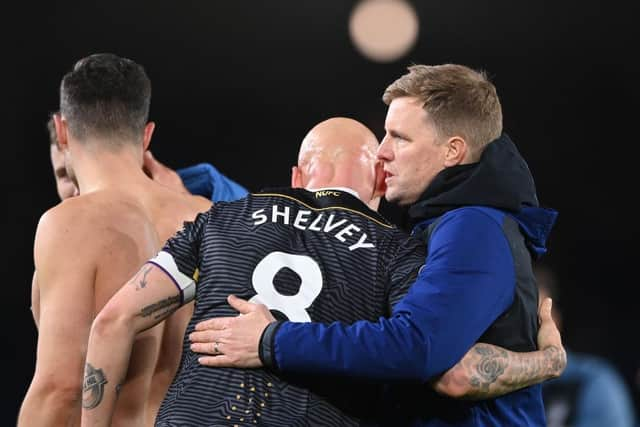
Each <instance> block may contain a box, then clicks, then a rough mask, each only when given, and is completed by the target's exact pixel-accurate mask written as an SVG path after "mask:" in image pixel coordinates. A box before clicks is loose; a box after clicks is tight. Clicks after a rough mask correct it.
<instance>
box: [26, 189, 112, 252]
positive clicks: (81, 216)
mask: <svg viewBox="0 0 640 427" xmlns="http://www.w3.org/2000/svg"><path fill="white" fill-rule="evenodd" d="M80 197H81V196H77V197H73V198H71V199H68V200H65V201H63V202H61V203H59V204H58V205H56V206H54V207H52V208H50V209H49V210H47V211H46V212H45V213H43V214H42V216H41V217H40V219H39V221H38V226H37V228H36V235H35V250H36V253H38V252H40V253H43V252H44V253H47V252H51V253H54V252H57V251H58V250H60V249H64V250H65V252H69V251H71V250H73V249H74V248H76V249H77V248H79V247H82V248H83V250H84V249H86V248H88V247H90V246H91V245H92V243H93V242H95V241H96V239H95V237H96V234H97V232H96V229H102V227H99V225H100V215H99V212H98V210H97V209H95V207H94V206H92V204H90V203H87V201H86V199H80Z"/></svg>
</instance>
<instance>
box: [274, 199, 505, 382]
mask: <svg viewBox="0 0 640 427" xmlns="http://www.w3.org/2000/svg"><path fill="white" fill-rule="evenodd" d="M514 292H515V272H514V266H513V258H512V256H511V251H510V249H509V245H508V242H507V239H506V236H505V235H504V233H503V231H502V228H501V226H500V225H499V224H498V223H497V222H496V220H495V219H493V218H491V217H490V216H489V215H487V214H486V213H484V212H481V211H479V210H474V209H464V210H459V211H458V212H457V213H451V214H447V215H445V216H444V217H443V218H442V220H441V221H440V223H439V224H438V226H437V227H436V228H435V229H434V231H433V233H432V235H431V239H430V242H429V254H428V257H427V259H426V263H425V266H424V267H423V268H422V269H421V271H420V273H419V275H418V278H417V281H416V283H415V284H414V285H413V286H412V287H411V289H410V290H409V293H408V294H407V296H406V297H404V298H403V299H402V300H401V301H400V302H399V303H398V304H397V305H396V306H395V308H394V310H393V313H392V316H391V317H390V318H380V319H379V320H378V321H377V322H366V321H359V322H356V323H354V324H352V325H346V324H342V323H339V322H334V323H332V324H329V325H325V324H318V323H294V322H284V323H283V324H282V325H281V326H280V327H279V329H278V330H277V332H276V333H275V336H274V338H273V349H272V351H273V361H274V364H275V368H276V369H279V370H281V371H284V372H296V373H314V374H330V375H346V376H356V377H363V378H369V379H374V380H381V381H385V380H409V381H419V382H424V381H426V380H428V379H429V378H431V377H433V376H435V375H437V374H440V373H442V372H444V371H445V370H447V369H448V368H450V367H451V366H453V365H454V364H455V363H456V362H457V361H459V360H460V359H461V358H462V356H463V355H464V354H465V353H466V351H468V349H469V348H471V346H472V345H473V344H474V343H475V342H476V341H477V339H478V338H479V337H480V336H481V335H482V333H483V332H484V331H485V330H486V329H487V328H488V327H489V326H490V325H491V324H492V323H493V322H494V320H495V319H496V318H497V317H498V316H499V315H500V314H502V313H503V312H504V311H505V310H506V309H507V308H508V307H509V306H510V305H511V303H512V302H513V296H514Z"/></svg>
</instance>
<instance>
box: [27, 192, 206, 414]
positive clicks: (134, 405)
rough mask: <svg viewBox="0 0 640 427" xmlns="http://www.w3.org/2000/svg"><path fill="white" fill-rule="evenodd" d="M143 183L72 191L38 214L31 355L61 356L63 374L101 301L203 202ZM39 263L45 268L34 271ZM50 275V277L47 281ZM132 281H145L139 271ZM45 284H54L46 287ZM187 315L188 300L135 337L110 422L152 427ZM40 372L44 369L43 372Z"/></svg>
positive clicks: (79, 357) (82, 348) (79, 360)
mask: <svg viewBox="0 0 640 427" xmlns="http://www.w3.org/2000/svg"><path fill="white" fill-rule="evenodd" d="M146 184H147V183H145V185H144V186H143V187H140V186H138V187H137V188H131V189H127V190H125V191H115V190H102V191H96V192H92V193H89V194H85V195H82V196H78V197H75V198H73V199H69V200H67V201H65V202H63V203H61V204H60V205H58V206H57V207H55V208H53V209H51V210H50V211H49V212H48V213H47V214H45V215H44V216H43V219H41V224H40V225H39V231H38V233H37V236H36V249H35V259H36V268H37V273H38V274H37V275H34V289H35V291H34V294H35V295H34V296H35V297H34V298H33V301H32V303H33V309H34V317H35V318H36V323H39V324H40V325H39V327H40V333H39V337H38V340H39V343H38V347H39V353H38V358H39V359H40V358H44V357H51V358H65V360H67V361H68V368H64V369H65V370H67V371H69V374H70V375H69V376H80V377H81V376H82V372H81V371H80V372H76V371H79V370H81V369H82V368H81V366H82V365H83V364H84V354H85V352H86V345H87V340H88V331H89V328H90V327H91V322H92V321H93V318H95V316H96V315H97V313H98V312H99V311H100V310H101V309H102V307H104V305H105V304H106V303H107V302H108V301H109V299H110V298H111V297H112V296H113V295H114V294H115V293H116V292H117V291H118V289H119V288H120V287H121V286H122V285H123V284H124V283H127V281H128V280H129V279H131V278H132V277H133V276H134V275H135V274H136V273H137V272H138V271H139V270H140V267H141V266H142V265H143V264H144V263H145V262H146V261H147V260H148V259H149V258H152V257H153V256H155V255H156V253H157V252H158V250H159V249H161V248H162V246H163V243H164V241H166V240H167V239H168V238H169V237H171V236H172V235H173V234H174V233H175V232H176V231H177V230H178V229H180V228H181V226H182V224H183V222H184V221H188V220H193V219H194V218H195V216H196V215H197V213H198V212H200V211H205V210H207V209H208V208H209V207H210V206H211V202H209V201H208V200H206V199H204V198H201V197H196V196H190V195H184V194H180V193H176V192H173V191H171V190H168V189H166V188H164V187H161V186H160V185H158V184H156V183H154V182H152V181H151V180H149V181H148V185H146ZM50 241H55V245H54V244H52V243H50ZM66 249H69V250H70V252H73V254H70V257H73V259H71V260H69V259H67V258H62V259H61V258H59V257H60V255H61V252H63V251H64V250H66ZM71 249H73V251H71ZM52 266H53V267H52ZM41 268H42V270H43V272H44V273H45V274H41V271H40V269H41ZM52 270H55V271H54V273H51V271H52ZM41 276H44V277H41ZM51 277H54V278H55V280H49V278H51ZM53 282H55V284H54V283H53ZM136 282H137V283H141V284H143V285H141V286H146V283H145V282H144V277H140V280H139V281H136ZM149 285H150V286H151V285H152V284H149ZM52 287H54V288H57V289H58V290H57V291H55V292H54V291H52V290H51V289H50V288H52ZM55 295H58V296H55ZM80 308H82V309H80ZM53 310H55V311H56V312H55V313H52V311H53ZM79 312H80V313H79ZM82 312H84V314H83V313H82ZM67 313H74V314H73V315H74V316H75V317H76V318H77V319H76V320H74V321H73V322H72V321H67V322H66V323H67V325H64V323H65V320H64V319H65V317H64V316H67ZM191 313H192V305H188V306H185V307H183V308H181V309H180V310H178V311H177V312H176V313H174V315H173V316H171V317H170V318H169V319H167V320H166V321H165V322H162V323H160V324H158V325H157V326H155V327H153V328H151V329H149V330H147V331H144V332H142V333H141V334H139V335H138V336H137V337H136V340H135V343H134V346H133V349H132V354H131V359H130V361H129V367H128V371H127V377H126V379H125V381H124V382H123V384H122V388H121V392H120V396H119V399H118V403H117V405H116V410H115V414H114V418H113V425H114V426H148V425H153V423H154V420H155V415H156V412H157V410H158V408H159V406H160V404H161V402H162V399H163V398H164V395H165V393H166V390H167V388H168V386H169V384H170V383H171V381H172V380H173V377H174V375H175V373H176V370H177V368H178V365H179V362H180V357H181V353H182V340H183V335H184V331H185V329H186V325H187V323H188V321H189V319H190V317H191ZM61 319H63V320H61ZM61 324H62V325H61ZM58 330H63V331H64V330H68V331H69V335H67V336H65V337H60V336H59V335H60V334H59V333H58V332H57V331H58ZM55 335H58V337H55ZM52 337H54V338H52ZM53 339H57V342H53ZM61 345H64V346H66V347H65V348H64V351H60V352H59V353H58V354H57V355H56V354H55V350H54V349H55V348H56V347H60V346H61ZM65 351H66V353H68V355H67V354H66V353H65ZM68 356H71V357H68ZM69 359H74V361H73V362H71V361H69ZM55 363H57V362H52V363H49V364H48V365H52V364H55ZM35 375H38V369H36V374H35ZM42 375H43V376H44V375H46V373H45V372H44V370H43V373H42ZM79 382H81V381H79ZM79 382H74V381H71V383H75V384H78V383H79ZM76 387H77V386H76ZM83 398H84V397H83ZM78 402H79V400H78ZM79 419H80V407H79V406H77V413H76V411H74V413H73V414H71V415H70V420H69V422H68V423H67V425H76V424H78V425H79Z"/></svg>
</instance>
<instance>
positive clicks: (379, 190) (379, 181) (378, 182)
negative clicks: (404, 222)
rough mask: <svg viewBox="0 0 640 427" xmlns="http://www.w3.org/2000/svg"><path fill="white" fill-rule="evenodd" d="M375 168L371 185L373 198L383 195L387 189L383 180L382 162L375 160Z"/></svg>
mask: <svg viewBox="0 0 640 427" xmlns="http://www.w3.org/2000/svg"><path fill="white" fill-rule="evenodd" d="M374 168H375V178H374V179H375V181H374V187H373V198H376V197H383V196H384V193H385V192H386V191H387V184H386V182H385V174H384V164H383V163H382V162H381V161H377V162H376V165H375V166H374Z"/></svg>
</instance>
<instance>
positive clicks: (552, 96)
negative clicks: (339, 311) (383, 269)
mask: <svg viewBox="0 0 640 427" xmlns="http://www.w3.org/2000/svg"><path fill="white" fill-rule="evenodd" d="M355 4H356V2H355V1H353V0H350V1H347V0H287V1H284V0H278V1H270V2H259V1H246V0H243V1H233V2H231V1H227V2H217V1H204V0H199V1H195V0H189V1H180V2H151V1H131V2H130V3H120V2H77V1H69V2H64V4H58V5H57V4H55V2H47V3H42V4H38V5H28V4H22V6H20V8H21V9H22V10H19V11H17V12H18V13H17V14H15V17H14V14H13V13H11V14H7V13H5V14H4V16H3V18H4V19H3V20H4V21H12V22H5V24H7V25H10V26H6V27H5V30H6V28H11V29H10V31H8V32H7V34H6V36H4V37H3V40H4V41H3V44H4V50H3V54H4V55H3V69H4V72H8V73H9V76H8V78H5V79H4V80H5V82H6V83H5V85H6V87H5V88H4V90H3V94H4V99H5V102H4V104H5V107H4V108H6V111H5V113H3V116H4V119H5V120H4V122H5V123H6V124H5V126H3V128H4V129H3V136H4V138H6V139H5V140H4V145H3V147H4V150H3V151H4V153H5V155H6V156H7V157H6V158H5V159H4V162H3V165H4V166H5V167H4V168H3V169H4V170H3V175H4V179H3V180H4V182H5V189H6V193H7V197H6V202H5V203H6V204H5V209H3V211H4V215H5V219H4V221H5V227H4V228H5V236H6V237H5V241H6V242H7V243H6V244H5V245H4V251H3V252H4V256H3V258H4V261H3V264H4V265H3V269H4V274H3V277H4V278H5V280H4V283H3V285H4V287H5V292H4V298H5V299H4V301H5V303H4V308H5V309H4V310H3V316H6V319H5V320H3V323H4V325H5V327H4V328H2V338H3V340H2V341H3V344H4V351H3V352H2V358H3V362H4V363H3V364H2V366H3V367H4V371H5V374H4V375H3V377H4V378H5V379H6V384H5V385H4V387H1V390H2V394H3V396H2V397H3V398H2V408H1V410H0V413H1V414H2V416H3V417H5V418H6V420H7V422H8V423H10V422H13V420H15V416H16V414H17V411H18V408H19V405H20V402H21V401H22V398H23V396H24V393H25V391H26V388H27V387H28V384H29V382H30V380H31V376H32V374H33V367H34V362H35V349H36V330H35V327H34V326H33V321H32V319H31V314H30V311H29V306H30V284H31V275H32V270H33V260H32V244H33V237H34V232H35V229H36V225H37V221H38V218H39V217H40V215H41V214H42V213H43V212H45V211H46V210H47V209H48V208H49V207H51V206H53V205H54V204H55V203H57V196H56V193H55V186H54V181H53V175H52V172H51V167H50V164H49V142H48V139H47V138H48V137H47V133H46V129H45V122H46V120H47V118H48V113H50V112H51V111H53V110H55V109H57V104H58V85H59V82H60V79H61V77H62V75H63V74H64V73H65V72H67V71H68V70H69V69H70V67H71V66H72V65H73V63H74V62H75V61H76V60H78V59H79V58H81V57H83V56H86V55H88V54H91V53H95V52H106V51H108V52H114V53H116V54H119V55H121V56H126V57H129V58H132V59H134V60H135V61H137V62H139V63H141V64H142V65H144V66H145V68H146V70H147V72H148V74H149V76H150V78H151V81H152V84H153V97H152V103H151V115H150V119H151V120H154V121H155V122H156V124H157V127H156V132H155V134H154V139H153V141H152V145H151V148H152V149H153V151H154V154H155V155H156V157H157V158H158V159H160V160H162V161H164V162H165V163H166V164H168V165H169V166H171V167H174V168H177V167H182V166H187V165H189V164H192V163H196V162H202V161H206V162H210V163H212V164H214V165H215V166H216V167H217V168H218V169H220V170H221V171H222V172H223V173H225V174H227V175H228V176H230V177H232V178H233V179H235V180H236V181H238V182H240V183H242V184H244V185H245V186H246V187H247V188H248V189H250V190H254V191H255V190H259V189H260V188H262V187H266V186H274V185H287V184H288V183H289V172H290V166H291V165H293V164H294V162H295V160H296V154H297V147H298V144H299V142H300V140H301V138H302V137H303V136H304V134H305V133H306V132H307V131H308V130H309V129H310V128H311V127H312V126H313V125H314V124H315V123H317V122H319V121H321V120H324V119H326V118H328V117H330V116H337V115H342V116H349V117H353V118H356V119H359V120H360V121H363V122H364V123H365V124H367V125H368V126H369V127H371V128H372V130H374V132H375V133H376V134H377V135H378V136H379V137H382V136H383V123H384V115H385V111H386V108H385V106H384V104H383V103H382V102H381V100H380V97H381V94H382V92H383V90H384V88H385V87H386V86H387V85H388V84H389V83H391V82H392V81H393V80H395V79H396V78H397V77H399V76H400V75H401V74H403V73H404V72H405V68H406V66H407V65H410V64H411V63H426V64H437V63H445V62H455V63H461V64H465V65H469V66H471V67H474V68H481V69H485V70H487V72H488V73H489V75H490V76H491V78H492V80H493V82H494V83H495V84H496V86H497V88H498V93H499V95H500V97H501V101H502V105H503V111H504V124H505V131H506V132H508V133H509V134H510V136H511V137H512V139H513V140H514V141H515V142H516V144H517V145H518V147H519V148H520V150H521V152H522V153H523V155H524V156H525V158H526V159H527V160H528V162H529V166H530V168H531V170H532V172H533V174H534V176H535V178H536V182H537V186H538V194H539V199H540V201H541V204H542V205H544V206H548V207H553V208H555V209H557V210H558V211H559V212H560V216H559V219H558V222H557V225H556V228H555V230H554V232H553V233H552V235H551V238H550V241H549V242H548V243H549V247H550V252H549V254H548V256H547V261H548V262H549V263H550V264H551V265H552V266H553V267H554V268H555V269H556V270H557V272H558V273H559V275H560V285H561V288H562V289H561V292H562V295H561V299H560V300H559V302H560V303H561V304H562V308H563V313H564V327H565V330H564V333H563V337H564V340H565V343H566V344H567V345H568V346H569V347H571V348H572V349H574V350H580V351H588V352H593V353H595V354H599V355H602V356H604V357H606V358H608V359H609V360H611V361H612V362H613V363H614V364H615V366H616V367H617V368H618V369H619V370H620V372H621V373H622V374H623V375H624V378H625V380H626V381H627V384H628V385H629V387H630V388H631V389H632V390H633V392H634V398H635V399H636V403H638V402H639V401H640V399H639V392H638V386H637V385H636V384H635V382H636V379H635V376H636V371H637V370H638V368H639V367H640V351H639V350H638V335H639V334H638V331H637V326H638V320H637V319H638V316H637V315H638V312H637V310H638V308H639V304H638V302H637V300H636V299H635V297H634V295H635V292H634V288H635V287H636V285H637V284H638V279H637V275H635V274H634V273H635V271H636V270H637V268H636V265H634V263H635V262H637V254H638V251H637V248H636V246H637V240H638V237H639V236H640V234H639V233H638V226H637V222H638V221H637V216H638V215H637V213H636V212H637V211H636V208H634V207H632V205H631V204H634V205H635V203H634V202H635V199H637V194H638V190H637V189H636V188H635V187H636V184H637V182H638V181H637V179H635V178H632V171H633V167H634V166H635V165H636V163H637V162H636V161H635V157H634V156H635V154H634V151H635V145H637V131H630V130H627V128H631V129H632V130H633V124H634V123H635V121H637V119H636V118H635V112H637V107H635V104H636V102H634V101H635V100H636V95H637V89H636V88H635V85H636V84H637V82H636V81H635V80H636V79H637V77H638V73H637V71H636V68H635V67H634V64H633V63H632V62H633V61H632V59H633V57H634V56H637V52H635V50H634V49H633V48H632V46H633V45H634V44H636V43H635V41H634V40H635V38H634V37H631V34H630V33H631V29H632V28H633V26H634V25H635V23H634V22H632V21H633V18H632V14H630V13H626V12H625V11H619V10H618V11H612V13H611V12H606V13H605V11H604V8H603V7H602V6H601V5H600V4H599V3H598V2H595V1H591V0H587V1H584V2H561V3H560V2H552V1H516V2H514V1H507V0H491V1H489V0H481V1H460V0H453V1H448V2H440V1H413V2H412V4H413V5H414V6H415V7H416V10H417V13H418V16H419V20H420V24H421V28H420V34H419V39H418V42H417V44H416V45H415V46H414V47H413V49H412V50H411V51H410V52H409V53H408V54H407V55H406V56H404V57H402V58H401V59H399V60H397V61H395V62H392V63H388V64H378V63H374V62H370V61H368V60H367V59H365V58H364V57H362V56H361V55H360V54H359V53H358V52H357V51H356V50H355V48H354V47H353V45H352V43H351V41H350V38H349V34H348V19H349V14H350V12H351V10H352V8H353V6H354V5H355ZM634 52H635V53H634ZM634 176H635V174H634ZM384 209H385V210H384V212H386V213H388V215H390V216H391V217H392V218H396V217H398V215H397V211H395V210H394V209H393V208H391V207H389V206H385V207H384ZM88 238H91V236H88ZM60 256H64V254H60ZM69 298H70V299H72V298H73V295H69ZM636 406H638V405H636ZM638 412H640V411H638ZM2 424H5V423H2Z"/></svg>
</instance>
